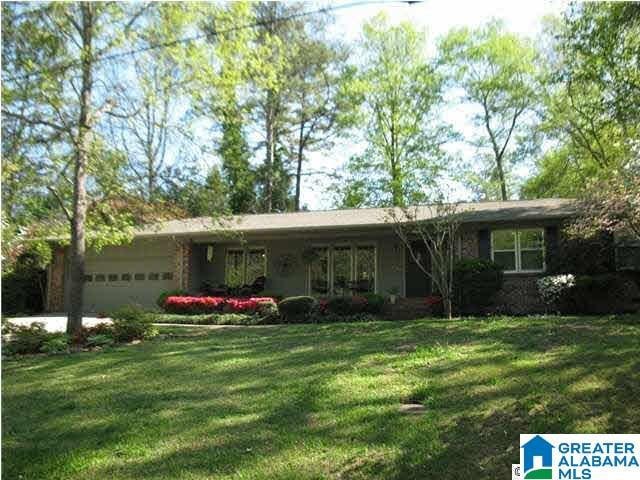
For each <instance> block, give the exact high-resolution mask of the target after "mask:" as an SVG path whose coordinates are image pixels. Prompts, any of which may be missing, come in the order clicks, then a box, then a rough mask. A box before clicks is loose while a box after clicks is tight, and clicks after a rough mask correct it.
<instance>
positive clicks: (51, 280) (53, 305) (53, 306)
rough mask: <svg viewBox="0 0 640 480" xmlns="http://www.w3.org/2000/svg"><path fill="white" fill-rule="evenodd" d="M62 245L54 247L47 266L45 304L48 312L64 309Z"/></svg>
mask: <svg viewBox="0 0 640 480" xmlns="http://www.w3.org/2000/svg"><path fill="white" fill-rule="evenodd" d="M64 265H65V249H64V247H55V248H54V249H53V252H52V256H51V263H50V264H49V265H48V266H47V305H46V309H47V311H48V312H62V311H63V310H64Z"/></svg>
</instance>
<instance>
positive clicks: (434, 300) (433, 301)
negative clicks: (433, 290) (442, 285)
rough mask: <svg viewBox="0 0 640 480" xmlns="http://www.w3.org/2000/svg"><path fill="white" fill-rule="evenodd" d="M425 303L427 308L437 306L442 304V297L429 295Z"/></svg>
mask: <svg viewBox="0 0 640 480" xmlns="http://www.w3.org/2000/svg"><path fill="white" fill-rule="evenodd" d="M425 303H426V304H427V305H429V306H433V305H438V304H441V303H442V297H441V296H440V295H431V296H429V297H427V298H425Z"/></svg>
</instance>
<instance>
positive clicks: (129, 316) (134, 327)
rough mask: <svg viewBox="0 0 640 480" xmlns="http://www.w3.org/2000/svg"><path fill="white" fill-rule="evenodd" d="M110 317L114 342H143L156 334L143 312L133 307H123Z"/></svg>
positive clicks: (156, 331) (156, 330)
mask: <svg viewBox="0 0 640 480" xmlns="http://www.w3.org/2000/svg"><path fill="white" fill-rule="evenodd" d="M110 316H111V319H112V322H113V339H114V340H115V341H116V342H131V341H133V340H143V339H147V338H152V337H154V336H156V335H157V334H158V329H157V328H156V327H155V326H153V325H152V322H151V320H150V319H149V318H148V317H147V315H146V314H145V312H144V310H142V309H141V308H139V307H136V306H134V305H128V306H124V307H122V308H120V309H119V310H117V311H115V312H113V313H112V314H111V315H110Z"/></svg>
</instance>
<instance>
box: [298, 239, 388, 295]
mask: <svg viewBox="0 0 640 480" xmlns="http://www.w3.org/2000/svg"><path fill="white" fill-rule="evenodd" d="M344 247H349V248H350V250H351V266H350V274H349V281H355V275H356V272H357V271H358V263H357V262H358V247H372V248H373V258H374V271H373V272H374V273H373V274H374V277H375V278H374V282H373V292H372V293H378V271H379V270H378V242H375V241H371V242H355V243H354V242H336V243H317V244H315V243H314V244H313V245H311V248H326V249H327V257H328V258H327V270H328V271H327V280H328V284H329V291H328V292H327V295H328V296H332V295H334V294H335V293H334V290H333V283H334V268H333V263H334V262H333V252H334V249H335V248H344ZM307 293H308V295H310V296H311V295H314V293H313V292H312V291H311V265H308V266H307Z"/></svg>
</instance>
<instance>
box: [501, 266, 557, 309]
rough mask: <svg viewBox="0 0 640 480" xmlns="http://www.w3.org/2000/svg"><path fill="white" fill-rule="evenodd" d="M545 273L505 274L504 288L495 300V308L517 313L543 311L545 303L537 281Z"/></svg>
mask: <svg viewBox="0 0 640 480" xmlns="http://www.w3.org/2000/svg"><path fill="white" fill-rule="evenodd" d="M543 275H544V274H539V275H517V274H513V275H511V274H507V275H505V276H504V284H503V286H502V290H500V292H498V295H497V297H496V300H495V304H496V307H495V310H496V311H498V312H505V313H513V314H516V315H521V314H525V313H543V312H544V310H545V308H544V304H543V303H542V299H541V298H540V294H539V293H538V288H537V286H536V281H537V280H538V278H540V277H541V276H543Z"/></svg>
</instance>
